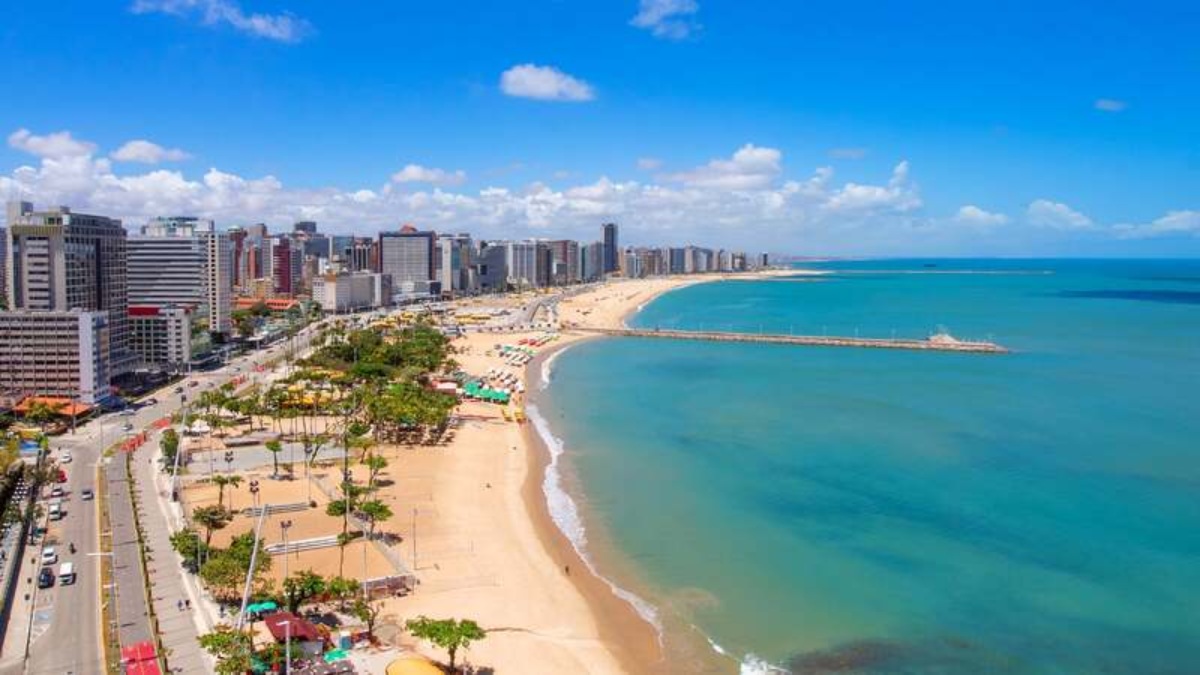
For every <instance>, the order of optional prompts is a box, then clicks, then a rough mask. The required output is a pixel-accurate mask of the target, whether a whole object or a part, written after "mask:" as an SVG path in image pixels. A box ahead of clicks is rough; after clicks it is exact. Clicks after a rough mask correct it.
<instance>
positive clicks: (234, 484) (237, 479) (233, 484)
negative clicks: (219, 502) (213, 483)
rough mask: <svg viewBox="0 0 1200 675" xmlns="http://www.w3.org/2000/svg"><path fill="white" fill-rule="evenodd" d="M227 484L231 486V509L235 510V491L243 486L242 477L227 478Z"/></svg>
mask: <svg viewBox="0 0 1200 675" xmlns="http://www.w3.org/2000/svg"><path fill="white" fill-rule="evenodd" d="M225 481H226V482H225V484H226V485H228V486H229V508H230V509H231V510H232V509H233V491H234V490H236V489H237V487H238V486H239V485H241V484H242V477H241V476H237V475H233V476H226V477H225Z"/></svg>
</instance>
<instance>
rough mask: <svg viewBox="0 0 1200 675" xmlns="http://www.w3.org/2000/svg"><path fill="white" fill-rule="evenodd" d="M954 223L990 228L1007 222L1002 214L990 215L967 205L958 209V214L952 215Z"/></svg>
mask: <svg viewBox="0 0 1200 675" xmlns="http://www.w3.org/2000/svg"><path fill="white" fill-rule="evenodd" d="M954 220H955V221H956V222H959V223H962V224H964V225H973V226H976V227H992V226H994V225H1003V224H1005V223H1007V222H1008V216H1006V215H1004V214H1003V213H991V212H988V211H984V210H983V209H981V208H979V207H978V206H975V205H974V204H967V205H966V206H964V207H962V208H960V209H959V210H958V213H956V214H955V215H954Z"/></svg>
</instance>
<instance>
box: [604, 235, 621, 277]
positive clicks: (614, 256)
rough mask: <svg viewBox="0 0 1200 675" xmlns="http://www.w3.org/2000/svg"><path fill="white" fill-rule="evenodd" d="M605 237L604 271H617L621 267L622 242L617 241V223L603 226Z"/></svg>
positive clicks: (607, 272)
mask: <svg viewBox="0 0 1200 675" xmlns="http://www.w3.org/2000/svg"><path fill="white" fill-rule="evenodd" d="M601 231H602V233H603V239H604V273H605V274H609V273H611V272H616V271H617V268H618V267H620V255H621V251H620V248H619V247H620V242H618V241H617V224H616V223H605V224H604V226H603V227H602V228H601Z"/></svg>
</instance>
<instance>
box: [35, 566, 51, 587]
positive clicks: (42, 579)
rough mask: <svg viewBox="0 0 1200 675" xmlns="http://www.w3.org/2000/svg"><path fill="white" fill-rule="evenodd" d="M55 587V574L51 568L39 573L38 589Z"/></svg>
mask: <svg viewBox="0 0 1200 675" xmlns="http://www.w3.org/2000/svg"><path fill="white" fill-rule="evenodd" d="M53 585H54V572H53V571H52V570H51V569H50V568H49V567H43V568H42V571H41V572H38V588H50V587H51V586H53Z"/></svg>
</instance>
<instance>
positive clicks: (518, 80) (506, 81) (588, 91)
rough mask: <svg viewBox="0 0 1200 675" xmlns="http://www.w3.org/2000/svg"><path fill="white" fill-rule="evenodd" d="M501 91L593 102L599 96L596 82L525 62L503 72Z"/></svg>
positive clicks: (518, 94)
mask: <svg viewBox="0 0 1200 675" xmlns="http://www.w3.org/2000/svg"><path fill="white" fill-rule="evenodd" d="M500 91H502V92H504V93H505V94H507V95H509V96H515V97H517V98H532V99H536V100H539V101H569V102H580V101H591V100H593V99H594V98H596V92H595V90H594V89H593V88H592V85H590V84H588V83H587V82H584V81H583V80H580V79H577V78H574V77H571V76H570V75H568V74H566V73H564V72H562V71H561V70H559V69H557V68H554V67H553V66H539V65H535V64H532V63H525V64H521V65H519V66H513V67H512V68H509V69H508V70H506V71H504V72H503V73H501V75H500Z"/></svg>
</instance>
